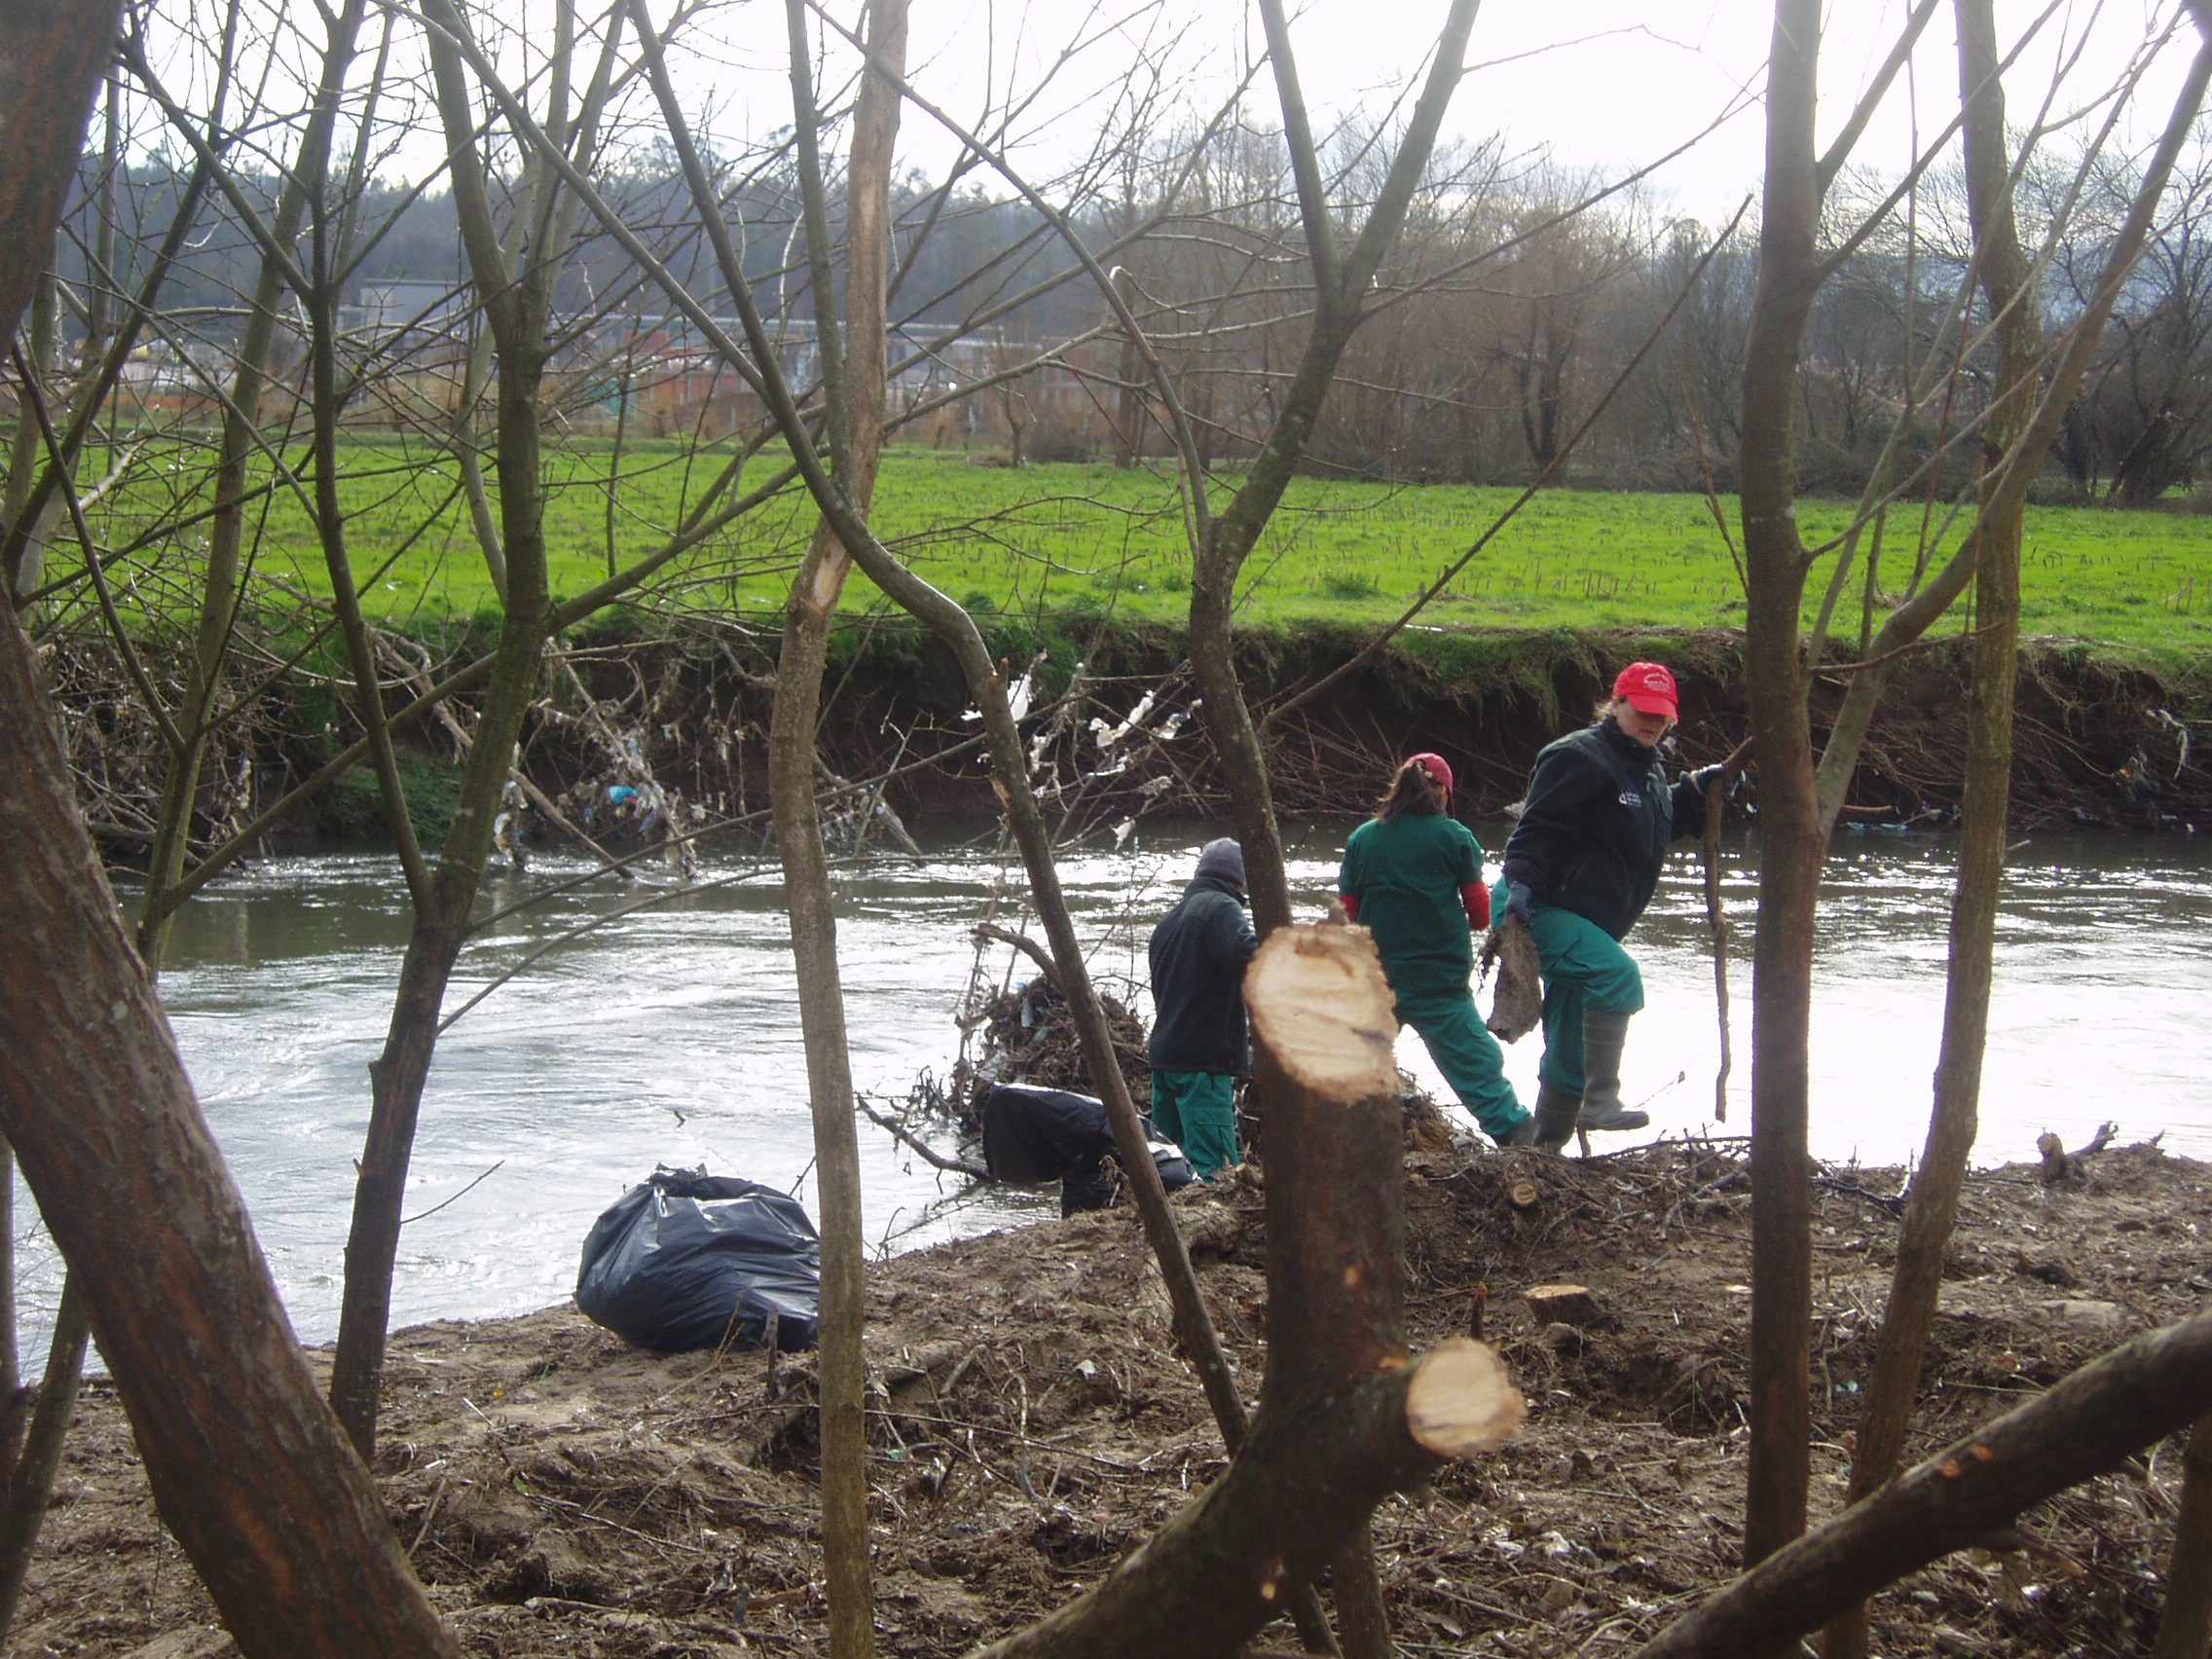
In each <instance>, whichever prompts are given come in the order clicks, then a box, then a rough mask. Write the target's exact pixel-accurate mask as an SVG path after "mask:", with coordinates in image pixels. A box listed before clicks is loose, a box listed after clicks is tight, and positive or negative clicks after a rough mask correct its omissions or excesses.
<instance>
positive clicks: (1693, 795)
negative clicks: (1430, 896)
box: [1498, 662, 1720, 1151]
mask: <svg viewBox="0 0 2212 1659" xmlns="http://www.w3.org/2000/svg"><path fill="white" fill-rule="evenodd" d="M1679 707H1680V702H1679V698H1678V696H1677V692H1676V688H1675V677H1674V676H1673V675H1672V674H1670V673H1669V672H1668V671H1667V669H1666V668H1665V667H1663V666H1662V665H1661V664H1659V663H1655V662H1632V663H1630V664H1629V665H1628V667H1626V668H1624V669H1622V670H1621V672H1620V675H1619V677H1618V678H1617V679H1615V680H1614V682H1613V694H1612V698H1611V700H1610V701H1609V702H1607V703H1606V705H1605V706H1604V708H1603V709H1602V710H1600V711H1599V719H1598V722H1597V723H1596V724H1595V725H1592V726H1588V727H1586V728H1585V729H1583V730H1581V731H1577V732H1570V733H1568V734H1567V736H1566V737H1563V738H1561V739H1560V740H1559V741H1558V742H1557V743H1554V744H1552V745H1550V746H1549V747H1548V748H1546V749H1545V750H1544V752H1543V753H1542V754H1540V755H1538V756H1536V770H1535V773H1534V775H1533V776H1532V777H1530V780H1529V796H1528V800H1527V801H1526V803H1525V804H1524V805H1523V807H1522V809H1521V821H1520V823H1519V824H1518V825H1516V826H1515V828H1514V830H1513V834H1512V835H1511V837H1510V838H1508V840H1507V841H1506V843H1505V878H1504V880H1503V881H1502V882H1501V883H1500V884H1499V889H1498V893H1499V897H1500V899H1501V902H1502V903H1503V904H1504V907H1505V909H1506V910H1507V911H1508V912H1509V913H1511V914H1514V915H1518V916H1520V917H1522V918H1523V919H1524V920H1526V921H1527V922H1528V924H1529V929H1530V933H1532V934H1533V935H1534V936H1535V940H1536V954H1537V956H1538V957H1539V958H1540V959H1541V961H1542V963H1543V975H1544V1058H1543V1064H1542V1065H1541V1066H1540V1067H1539V1068H1538V1070H1537V1074H1536V1075H1537V1082H1538V1084H1539V1088H1538V1089H1537V1092H1536V1136H1535V1141H1536V1145H1537V1146H1539V1147H1541V1148H1544V1149H1546V1150H1548V1151H1557V1150H1559V1149H1560V1148H1561V1147H1563V1146H1565V1145H1566V1144H1567V1140H1568V1138H1569V1137H1570V1136H1571V1135H1572V1134H1573V1133H1574V1131H1575V1129H1576V1128H1577V1127H1580V1128H1584V1129H1641V1128H1642V1127H1644V1126H1645V1125H1646V1124H1649V1123H1650V1122H1651V1119H1650V1117H1649V1115H1648V1114H1646V1113H1644V1112H1642V1111H1640V1110H1638V1109H1636V1108H1635V1107H1631V1106H1627V1105H1624V1104H1623V1103H1622V1101H1621V1051H1622V1049H1623V1048H1624V1047H1626V1045H1627V1042H1628V1022H1629V1019H1630V1017H1631V1016H1632V1015H1633V1014H1636V1012H1637V1011H1638V1010H1639V1009H1641V1008H1642V1007H1643V976H1642V974H1641V972H1639V970H1638V968H1637V966H1636V959H1635V958H1634V957H1632V956H1630V955H1629V953H1628V952H1627V951H1626V950H1624V949H1622V948H1621V942H1620V941H1621V940H1623V939H1625V938H1627V937H1628V931H1629V929H1630V928H1632V927H1634V926H1635V925H1636V919H1637V918H1638V917H1639V916H1641V915H1642V914H1643V907H1644V905H1646V904H1648V903H1650V902H1651V895H1652V892H1653V890H1654V889H1656V888H1657V887H1658V885H1659V866H1660V865H1661V864H1662V863H1664V862H1665V860H1666V857H1667V844H1668V843H1669V842H1670V841H1673V840H1676V839H1677V838H1678V837H1680V836H1684V835H1696V834H1700V833H1702V832H1703V831H1704V830H1705V786H1706V785H1707V784H1708V783H1709V782H1711V780H1712V778H1713V777H1714V775H1715V774H1717V773H1718V772H1719V771H1720V768H1719V767H1717V766H1712V767H1707V768H1706V769H1705V770H1703V771H1700V772H1693V773H1691V774H1690V775H1689V776H1688V777H1687V778H1684V779H1682V780H1681V781H1680V782H1678V783H1674V784H1670V783H1669V782H1668V781H1667V764H1666V761H1665V759H1664V758H1663V757H1662V756H1661V755H1660V753H1659V740H1660V739H1661V738H1663V737H1665V736H1666V735H1667V732H1668V729H1669V728H1670V727H1671V726H1673V725H1674V723H1675V719H1676V715H1677V712H1678V710H1679Z"/></svg>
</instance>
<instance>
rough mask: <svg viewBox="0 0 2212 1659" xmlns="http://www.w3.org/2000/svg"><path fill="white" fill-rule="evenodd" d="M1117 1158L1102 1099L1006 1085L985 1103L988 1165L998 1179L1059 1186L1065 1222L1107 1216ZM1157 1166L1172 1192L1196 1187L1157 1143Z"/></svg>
mask: <svg viewBox="0 0 2212 1659" xmlns="http://www.w3.org/2000/svg"><path fill="white" fill-rule="evenodd" d="M1149 1126H1150V1125H1149V1124H1148V1125H1147V1127H1148V1128H1149ZM1113 1152H1114V1130H1113V1126H1112V1125H1111V1124H1109V1123H1108V1122H1107V1121H1106V1103H1105V1102H1104V1101H1103V1100H1097V1099H1094V1098H1092V1097H1091V1096H1090V1095H1088V1094H1075V1093H1072V1092H1070V1091H1069V1090H1067V1089H1064V1088H1037V1087H1035V1086H1034V1085H1032V1084H1026V1083H1002V1084H1000V1085H999V1086H998V1087H997V1088H994V1089H992V1090H991V1091H990V1093H989V1094H987V1095H985V1096H984V1097H983V1166H984V1167H985V1168H986V1169H988V1170H989V1171H990V1173H991V1179H992V1180H994V1181H1015V1182H1020V1183H1022V1184H1024V1185H1034V1184H1039V1183H1042V1182H1046V1181H1057V1182H1058V1183H1059V1184H1060V1213H1061V1214H1062V1215H1073V1214H1075V1213H1076V1212H1077V1211H1078V1210H1091V1209H1104V1208H1105V1207H1106V1205H1107V1204H1109V1203H1110V1202H1112V1201H1113V1197H1114V1188H1113V1183H1112V1181H1111V1180H1110V1179H1109V1178H1108V1176H1107V1173H1106V1160H1107V1158H1108V1157H1109V1156H1110V1155H1111V1154H1112V1153H1113ZM1152 1161H1153V1162H1154V1164H1156V1165H1157V1166H1158V1167H1159V1170H1160V1180H1161V1185H1162V1186H1164V1187H1165V1188H1166V1189H1167V1190H1168V1191H1169V1192H1171V1193H1172V1192H1173V1191H1175V1189H1176V1188H1178V1187H1188V1186H1189V1185H1190V1184H1191V1180H1192V1176H1191V1165H1190V1164H1189V1162H1187V1161H1185V1159H1184V1157H1183V1155H1182V1154H1181V1153H1180V1152H1178V1151H1177V1150H1176V1149H1175V1148H1173V1147H1171V1146H1169V1145H1167V1144H1166V1143H1165V1142H1164V1141H1159V1140H1155V1141H1154V1142H1153V1143H1152Z"/></svg>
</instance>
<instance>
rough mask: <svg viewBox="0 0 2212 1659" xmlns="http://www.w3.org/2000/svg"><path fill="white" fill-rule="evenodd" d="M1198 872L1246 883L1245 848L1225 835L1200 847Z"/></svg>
mask: <svg viewBox="0 0 2212 1659" xmlns="http://www.w3.org/2000/svg"><path fill="white" fill-rule="evenodd" d="M1198 874H1200V875H1218V876H1220V877H1221V879H1222V880H1224V881H1234V882H1235V884H1236V885H1237V886H1239V887H1242V886H1243V885H1244V849H1243V848H1242V847H1239V846H1238V845H1237V844H1236V843H1235V841H1232V840H1231V839H1229V837H1228V836H1226V835H1224V836H1223V837H1222V838H1221V839H1220V840H1218V841H1208V842H1207V843H1206V844H1205V845H1204V846H1202V847H1200V848H1199V849H1198Z"/></svg>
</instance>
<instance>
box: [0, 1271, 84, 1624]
mask: <svg viewBox="0 0 2212 1659" xmlns="http://www.w3.org/2000/svg"><path fill="white" fill-rule="evenodd" d="M91 1336H92V1319H91V1316H90V1314H89V1313H88V1312H87V1311H86V1309H85V1297H84V1293H83V1291H82V1290H81V1289H79V1287H78V1285H77V1282H76V1280H75V1278H74V1277H65V1278H64V1279H63V1280H62V1281H61V1306H60V1308H59V1309H57V1310H56V1311H55V1315H54V1340H53V1342H52V1343H51V1344H50V1345H49V1346H48V1349H47V1356H46V1375H45V1376H44V1377H43V1378H41V1379H40V1380H39V1385H38V1390H37V1400H36V1402H35V1404H34V1405H33V1406H32V1408H31V1419H30V1432H29V1433H28V1434H26V1435H25V1436H24V1437H23V1451H22V1456H20V1457H19V1458H18V1459H16V1460H15V1466H14V1468H13V1469H12V1470H11V1471H10V1475H9V1481H8V1492H7V1501H6V1508H5V1511H4V1512H0V1645H5V1643H6V1642H7V1640H8V1632H9V1631H11V1630H13V1629H14V1628H15V1624H16V1606H17V1604H18V1602H19V1601H20V1600H21V1598H22V1594H23V1576H24V1574H25V1573H27V1572H28V1571H29V1570H30V1565H31V1551H32V1550H34V1549H35V1548H37V1546H38V1533H39V1525H40V1523H41V1522H43V1521H44V1520H45V1519H46V1506H47V1501H48V1499H49V1498H51V1497H52V1496H53V1494H54V1477H55V1473H56V1471H58V1470H59V1469H60V1467H61V1445H62V1442H63V1441H65V1440H66V1439H68V1437H69V1423H70V1421H71V1419H74V1418H75V1417H76V1415H77V1389H78V1386H79V1384H80V1383H82V1382H83V1381H84V1376H85V1345H86V1342H87V1341H88V1339H90V1337H91Z"/></svg>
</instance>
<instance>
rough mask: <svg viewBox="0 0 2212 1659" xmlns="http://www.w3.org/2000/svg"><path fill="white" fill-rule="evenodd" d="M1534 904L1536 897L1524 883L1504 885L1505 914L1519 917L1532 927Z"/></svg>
mask: <svg viewBox="0 0 2212 1659" xmlns="http://www.w3.org/2000/svg"><path fill="white" fill-rule="evenodd" d="M1535 903H1536V896H1535V895H1534V894H1533V893H1531V892H1530V891H1529V884H1528V883H1527V882H1526V881H1513V882H1508V883H1506V887H1505V913H1506V914H1507V915H1509V916H1519V917H1520V918H1521V920H1522V921H1523V922H1525V923H1527V924H1528V925H1529V926H1530V927H1533V926H1535V923H1536V912H1535V908H1534V906H1535Z"/></svg>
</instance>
